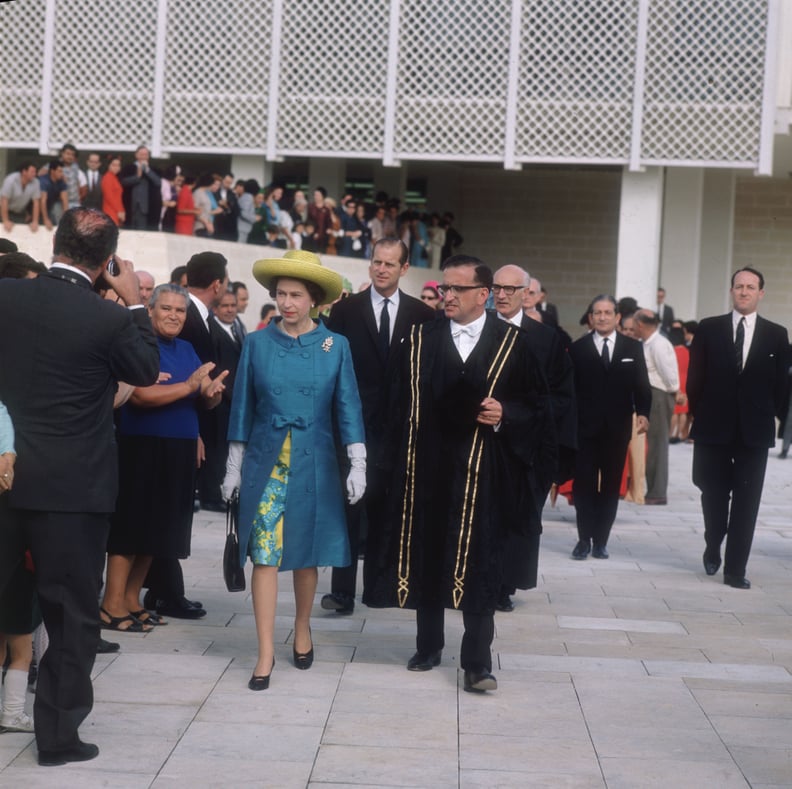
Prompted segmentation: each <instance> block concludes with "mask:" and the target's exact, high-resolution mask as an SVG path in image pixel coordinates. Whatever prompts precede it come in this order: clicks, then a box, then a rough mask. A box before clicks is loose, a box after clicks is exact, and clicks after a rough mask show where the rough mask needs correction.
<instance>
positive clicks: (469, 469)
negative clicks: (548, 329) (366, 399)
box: [363, 255, 555, 692]
mask: <svg viewBox="0 0 792 789" xmlns="http://www.w3.org/2000/svg"><path fill="white" fill-rule="evenodd" d="M491 285H492V272H491V271H490V269H489V268H488V267H487V266H485V265H484V264H483V263H482V262H481V261H480V260H478V259H477V258H473V257H468V256H463V255H456V256H454V257H452V258H450V259H449V260H447V261H446V262H445V263H444V269H443V285H442V286H441V288H442V290H443V291H444V293H445V312H446V317H447V320H442V319H439V320H436V321H429V322H428V323H425V324H423V325H421V326H416V327H413V329H412V330H411V332H410V335H409V336H408V338H407V339H406V340H405V342H404V343H403V346H402V356H401V364H400V373H398V374H397V375H396V376H395V378H394V383H393V386H392V390H391V396H390V398H389V403H390V410H391V423H390V428H389V430H388V436H389V439H388V440H386V444H387V445H386V447H385V452H384V457H386V458H388V457H389V458H393V459H395V465H394V466H393V469H392V486H391V490H390V494H389V506H388V516H387V518H386V523H385V529H384V532H383V533H382V534H380V535H378V537H379V544H378V545H376V546H375V545H373V544H371V542H370V544H369V549H368V550H367V552H366V561H367V562H378V566H377V567H376V572H373V573H369V572H368V571H367V573H366V581H367V586H366V589H365V591H364V600H363V601H364V602H365V603H366V604H368V605H372V606H377V605H379V606H400V607H402V608H415V609H417V631H418V632H417V639H416V653H415V655H413V657H412V658H410V660H409V662H408V664H407V668H408V669H410V670H412V671H426V670H429V669H431V668H433V667H434V666H436V665H439V663H440V660H441V653H442V649H443V647H444V633H443V623H444V609H445V608H454V609H458V610H461V611H462V612H463V620H464V626H465V633H464V636H463V638H462V649H461V666H462V668H463V669H464V672H465V675H464V689H465V690H468V691H474V692H481V691H484V690H494V689H495V688H497V681H496V680H495V677H494V676H492V673H491V672H492V655H491V644H492V639H493V635H494V610H495V603H496V601H497V598H498V593H499V591H500V585H501V582H502V560H503V546H504V544H505V541H506V535H507V534H508V533H509V531H510V530H514V529H516V530H523V529H537V528H538V527H539V524H538V517H536V516H535V515H534V517H531V518H530V519H529V522H526V513H528V514H529V515H530V514H532V513H536V512H537V511H538V510H537V507H536V504H535V502H533V501H531V500H530V499H531V496H532V486H531V485H528V484H526V479H527V477H528V475H529V474H530V473H531V471H532V469H533V466H534V464H537V463H542V462H543V460H544V459H545V458H546V457H548V456H552V455H553V453H554V446H553V441H554V437H555V431H554V429H553V425H552V423H551V422H550V421H549V420H548V419H547V418H546V414H547V412H546V408H547V390H546V384H545V382H544V378H543V376H542V372H541V370H540V368H539V365H538V363H537V361H536V359H535V357H534V356H533V354H532V353H531V351H530V349H529V348H528V346H527V344H526V342H525V339H524V335H523V334H522V332H521V331H520V330H519V329H517V328H516V327H514V326H511V325H509V324H507V323H505V322H503V321H500V320H498V319H497V318H496V317H495V316H493V315H488V314H487V313H486V312H485V310H484V306H485V304H486V301H487V297H488V295H489V291H490V287H491ZM369 579H371V583H370V584H369Z"/></svg>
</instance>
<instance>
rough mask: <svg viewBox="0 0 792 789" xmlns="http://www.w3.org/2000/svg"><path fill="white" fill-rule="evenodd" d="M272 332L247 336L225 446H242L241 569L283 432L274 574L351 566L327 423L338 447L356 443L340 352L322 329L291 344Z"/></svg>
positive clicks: (349, 378)
mask: <svg viewBox="0 0 792 789" xmlns="http://www.w3.org/2000/svg"><path fill="white" fill-rule="evenodd" d="M279 323H280V321H277V322H276V321H273V322H271V323H270V325H269V326H268V327H267V328H266V329H262V330H261V331H257V332H253V333H252V334H249V335H248V336H247V338H246V340H245V344H244V347H243V349H242V356H241V358H240V360H239V367H238V368H237V374H236V379H235V381H234V397H233V400H232V405H231V418H230V423H229V427H228V440H229V441H243V442H245V443H246V444H247V451H246V452H245V459H244V462H243V463H242V483H241V486H240V494H239V548H240V554H241V557H240V558H241V561H242V564H243V565H244V563H245V560H246V556H247V547H248V541H249V540H250V533H251V531H252V530H253V519H254V517H255V514H256V510H257V508H258V505H259V502H260V500H261V494H262V491H263V490H264V486H265V485H266V484H267V480H268V479H269V477H270V473H271V472H272V468H273V466H274V465H275V461H276V460H277V458H278V454H279V452H280V449H281V447H282V446H283V442H284V439H285V438H286V435H287V434H288V432H289V431H290V430H291V465H290V475H289V483H288V488H287V493H286V509H285V514H284V518H283V559H282V562H281V566H280V569H281V570H294V569H295V568H300V567H319V566H332V567H346V566H348V565H349V564H350V562H351V557H350V552H349V539H348V537H347V527H346V518H345V515H344V485H343V482H342V480H341V476H340V473H339V468H338V459H337V453H336V448H335V441H334V438H333V417H335V421H336V423H337V426H338V431H339V434H340V437H341V442H342V443H343V444H344V445H346V444H353V443H358V442H360V443H362V442H363V441H365V433H364V430H363V415H362V411H361V407H360V396H359V395H358V389H357V383H356V380H355V372H354V369H353V367H352V355H351V353H350V350H349V344H348V343H347V341H346V339H345V338H344V337H342V336H341V335H340V334H332V333H331V332H329V331H328V330H327V329H326V328H325V326H324V324H322V323H320V324H319V325H318V326H317V327H316V328H315V329H314V330H313V331H311V332H308V333H307V334H303V335H301V336H300V337H297V338H294V337H290V336H289V335H288V334H286V333H285V332H283V331H282V330H281V328H280V326H279Z"/></svg>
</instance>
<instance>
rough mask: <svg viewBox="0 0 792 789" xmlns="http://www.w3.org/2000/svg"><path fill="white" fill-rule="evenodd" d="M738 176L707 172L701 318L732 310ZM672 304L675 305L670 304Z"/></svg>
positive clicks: (701, 271)
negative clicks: (731, 285)
mask: <svg viewBox="0 0 792 789" xmlns="http://www.w3.org/2000/svg"><path fill="white" fill-rule="evenodd" d="M734 190H735V175H734V172H733V171H732V170H714V169H713V170H706V171H705V172H704V189H703V201H702V213H701V253H700V255H701V267H700V273H699V281H700V282H701V283H705V284H706V287H700V288H699V291H698V299H697V304H696V316H697V318H699V319H701V318H706V317H708V316H709V315H720V314H722V313H724V312H727V311H728V309H729V305H730V301H729V285H730V280H731V271H732V251H733V249H732V247H733V240H734ZM669 303H671V304H672V306H673V302H671V301H670V300H669Z"/></svg>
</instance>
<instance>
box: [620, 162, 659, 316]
mask: <svg viewBox="0 0 792 789" xmlns="http://www.w3.org/2000/svg"><path fill="white" fill-rule="evenodd" d="M663 176H664V171H663V169H662V168H659V167H650V168H647V169H646V171H645V172H630V171H629V170H627V168H625V169H624V170H623V171H622V188H621V205H620V207H619V245H618V256H617V261H616V292H615V293H614V294H613V295H614V296H616V298H617V299H619V298H622V297H624V296H632V297H633V298H635V299H637V300H638V303H639V304H640V305H641V306H645V307H652V306H653V305H654V304H655V303H656V301H657V277H658V273H659V271H660V227H661V222H662V209H663V180H664V177H663ZM672 306H673V305H672Z"/></svg>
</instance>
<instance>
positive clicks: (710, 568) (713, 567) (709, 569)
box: [701, 551, 721, 575]
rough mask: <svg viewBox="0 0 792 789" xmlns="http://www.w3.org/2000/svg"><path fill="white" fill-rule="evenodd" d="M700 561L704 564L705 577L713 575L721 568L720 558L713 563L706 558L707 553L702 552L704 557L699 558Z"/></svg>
mask: <svg viewBox="0 0 792 789" xmlns="http://www.w3.org/2000/svg"><path fill="white" fill-rule="evenodd" d="M701 558H702V561H703V562H704V572H705V573H706V574H707V575H715V573H717V572H718V570H719V569H720V566H721V560H720V556H719V557H718V560H717V561H713V560H712V559H710V557H709V556H707V552H706V551H704V556H702V557H701Z"/></svg>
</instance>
